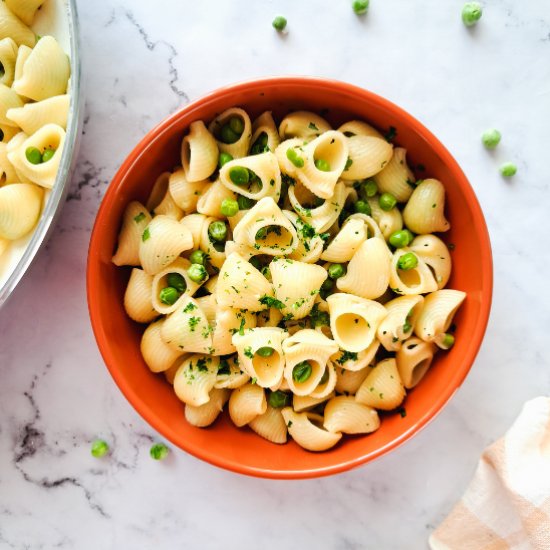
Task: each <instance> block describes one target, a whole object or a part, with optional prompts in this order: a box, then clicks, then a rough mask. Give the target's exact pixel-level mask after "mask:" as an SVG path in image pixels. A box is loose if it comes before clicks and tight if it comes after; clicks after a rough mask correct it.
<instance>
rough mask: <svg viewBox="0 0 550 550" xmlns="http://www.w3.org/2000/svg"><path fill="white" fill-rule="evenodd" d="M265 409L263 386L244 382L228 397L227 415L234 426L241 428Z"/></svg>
mask: <svg viewBox="0 0 550 550" xmlns="http://www.w3.org/2000/svg"><path fill="white" fill-rule="evenodd" d="M266 411H267V401H266V398H265V393H264V390H263V388H261V387H260V386H257V385H256V384H245V385H244V386H240V387H239V388H236V389H235V390H233V392H232V393H231V397H230V398H229V417H230V418H231V420H232V422H233V424H235V426H237V427H239V428H241V427H242V426H244V425H245V424H248V423H249V422H252V420H254V419H255V418H256V417H258V416H259V415H262V414H264V413H265V412H266Z"/></svg>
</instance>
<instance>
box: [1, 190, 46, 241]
mask: <svg viewBox="0 0 550 550" xmlns="http://www.w3.org/2000/svg"><path fill="white" fill-rule="evenodd" d="M42 199H43V190H42V189H41V188H40V187H38V186H37V185H33V184H30V183H19V184H14V185H6V186H5V187H1V188H0V238H3V239H8V240H15V239H19V238H20V237H23V236H24V235H26V234H27V233H28V232H29V231H30V230H31V229H32V228H33V227H34V226H35V225H36V222H37V221H38V218H39V216H40V211H41V209H42Z"/></svg>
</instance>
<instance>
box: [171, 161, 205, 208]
mask: <svg viewBox="0 0 550 550" xmlns="http://www.w3.org/2000/svg"><path fill="white" fill-rule="evenodd" d="M208 185H210V181H209V180H204V181H195V182H190V181H188V180H187V178H186V177H185V172H184V171H183V168H181V169H179V170H176V171H175V172H173V173H172V174H171V175H170V177H169V178H168V188H169V189H170V195H171V197H172V198H173V199H174V202H175V203H176V204H177V205H178V206H179V207H180V208H181V209H182V210H183V211H184V213H186V214H191V213H192V212H195V211H196V209H197V202H198V200H199V199H200V197H201V196H202V194H203V193H204V191H205V190H206V188H207V187H208Z"/></svg>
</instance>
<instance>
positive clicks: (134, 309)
mask: <svg viewBox="0 0 550 550" xmlns="http://www.w3.org/2000/svg"><path fill="white" fill-rule="evenodd" d="M152 284H153V277H151V275H148V274H147V273H145V271H143V270H142V269H136V268H134V269H132V273H131V274H130V280H129V281H128V285H127V286H126V292H125V293H124V309H125V310H126V313H127V314H128V317H130V319H132V320H133V321H136V322H137V323H150V322H151V321H152V320H153V319H155V318H156V317H157V316H158V312H157V311H156V310H155V309H154V308H153V303H152V301H151V296H152V292H151V288H152Z"/></svg>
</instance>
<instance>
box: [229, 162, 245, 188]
mask: <svg viewBox="0 0 550 550" xmlns="http://www.w3.org/2000/svg"><path fill="white" fill-rule="evenodd" d="M229 179H230V180H231V181H232V182H233V183H234V184H235V185H246V184H247V183H248V182H249V180H250V173H249V172H248V170H247V169H246V168H245V167H244V166H235V167H234V168H231V170H229Z"/></svg>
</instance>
